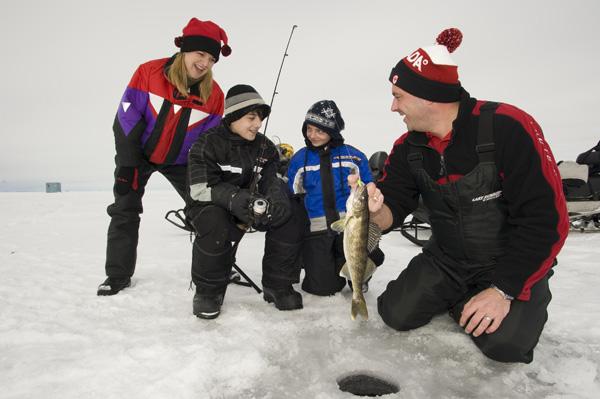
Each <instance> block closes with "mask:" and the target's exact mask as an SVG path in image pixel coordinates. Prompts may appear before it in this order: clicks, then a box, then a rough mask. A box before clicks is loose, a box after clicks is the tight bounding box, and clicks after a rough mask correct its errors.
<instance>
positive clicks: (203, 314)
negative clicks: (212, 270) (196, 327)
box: [193, 291, 224, 319]
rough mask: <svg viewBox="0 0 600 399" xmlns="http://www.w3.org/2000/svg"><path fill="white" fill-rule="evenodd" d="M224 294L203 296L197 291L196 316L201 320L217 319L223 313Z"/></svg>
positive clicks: (195, 297) (195, 300)
mask: <svg viewBox="0 0 600 399" xmlns="http://www.w3.org/2000/svg"><path fill="white" fill-rule="evenodd" d="M223 297H224V294H201V293H199V292H198V291H196V294H195V295H194V310H193V311H194V315H195V316H197V317H199V318H201V319H215V318H217V317H218V316H219V314H220V313H221V305H222V304H223Z"/></svg>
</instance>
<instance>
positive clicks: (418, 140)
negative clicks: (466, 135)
mask: <svg viewBox="0 0 600 399" xmlns="http://www.w3.org/2000/svg"><path fill="white" fill-rule="evenodd" d="M476 104H477V99H476V98H473V97H471V95H470V94H469V93H468V92H467V91H466V90H465V89H463V88H461V93H460V104H459V106H458V115H457V116H456V119H455V120H454V122H452V138H451V139H450V142H452V141H453V140H454V138H455V137H456V135H457V134H460V131H461V130H463V129H465V128H468V125H469V121H470V120H471V115H472V114H473V109H474V108H475V105H476ZM406 139H407V141H408V142H409V143H410V144H413V145H427V143H428V142H429V137H427V134H425V133H424V132H417V131H410V132H409V134H408V136H407V138H406Z"/></svg>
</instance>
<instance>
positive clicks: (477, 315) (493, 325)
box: [459, 288, 510, 337]
mask: <svg viewBox="0 0 600 399" xmlns="http://www.w3.org/2000/svg"><path fill="white" fill-rule="evenodd" d="M509 310H510V300H508V299H504V298H503V297H502V295H501V294H500V293H499V292H498V291H496V290H495V289H493V288H487V289H485V290H483V291H481V292H480V293H479V294H477V295H475V296H474V297H473V298H471V299H470V300H469V302H467V303H466V304H465V307H464V308H463V311H462V315H461V317H460V322H459V324H460V326H461V327H465V332H466V333H467V334H473V336H474V337H478V336H480V335H481V334H483V333H484V332H485V333H486V334H491V333H493V332H495V331H496V330H497V329H498V327H500V324H501V323H502V320H504V318H505V317H506V315H507V314H508V312H509ZM467 322H468V323H467Z"/></svg>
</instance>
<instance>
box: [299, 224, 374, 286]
mask: <svg viewBox="0 0 600 399" xmlns="http://www.w3.org/2000/svg"><path fill="white" fill-rule="evenodd" d="M369 258H371V260H372V261H373V263H375V265H376V266H380V265H381V264H382V263H383V260H384V254H383V252H382V251H381V249H380V248H379V247H376V248H375V249H374V250H373V251H372V252H371V253H370V254H369ZM302 260H303V264H304V279H303V280H302V290H304V291H306V292H308V293H310V294H313V295H321V296H327V295H334V294H335V293H337V292H339V291H341V290H342V288H344V286H345V285H346V279H345V278H344V277H340V270H341V269H342V266H344V263H346V258H345V257H344V235H343V234H338V233H334V232H330V231H328V230H324V231H319V232H313V233H308V234H307V235H306V236H305V237H304V242H303V245H302Z"/></svg>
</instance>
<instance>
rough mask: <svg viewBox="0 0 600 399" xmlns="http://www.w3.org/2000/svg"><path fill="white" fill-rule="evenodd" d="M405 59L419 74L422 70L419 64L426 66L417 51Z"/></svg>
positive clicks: (425, 62)
mask: <svg viewBox="0 0 600 399" xmlns="http://www.w3.org/2000/svg"><path fill="white" fill-rule="evenodd" d="M406 59H407V60H408V61H409V62H412V66H413V67H415V68H417V69H418V70H419V72H423V70H422V69H421V63H423V64H424V65H427V60H423V56H422V55H421V53H419V50H417V51H415V52H414V53H412V54H411V55H409V56H408V57H406Z"/></svg>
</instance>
